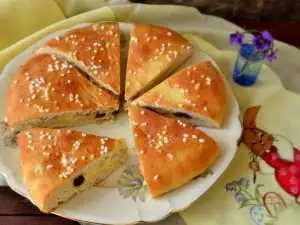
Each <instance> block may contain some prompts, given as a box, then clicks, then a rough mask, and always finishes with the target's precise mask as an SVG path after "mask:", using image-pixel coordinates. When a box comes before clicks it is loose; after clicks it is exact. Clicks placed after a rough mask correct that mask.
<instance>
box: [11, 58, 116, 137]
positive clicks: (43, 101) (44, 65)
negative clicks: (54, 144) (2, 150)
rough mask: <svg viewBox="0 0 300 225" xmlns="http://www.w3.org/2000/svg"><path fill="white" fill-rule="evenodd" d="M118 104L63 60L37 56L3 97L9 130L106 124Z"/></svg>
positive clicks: (20, 72) (19, 73)
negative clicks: (105, 121)
mask: <svg viewBox="0 0 300 225" xmlns="http://www.w3.org/2000/svg"><path fill="white" fill-rule="evenodd" d="M118 109H119V103H118V100H116V99H115V98H114V96H112V95H111V94H109V93H108V92H107V91H106V90H104V89H101V88H99V87H97V86H95V85H93V84H92V83H91V82H89V80H88V79H86V78H85V77H84V76H83V75H82V74H81V73H80V72H79V71H78V70H77V69H75V68H74V67H73V66H72V65H71V64H69V63H67V62H66V61H65V60H60V59H58V58H56V57H55V56H53V55H47V54H41V55H38V56H35V57H33V58H31V59H30V60H28V61H27V62H25V63H24V64H23V65H22V66H21V67H20V69H19V70H18V71H17V73H16V75H15V76H14V77H13V79H12V81H11V84H10V86H9V89H8V93H7V102H6V113H7V122H8V126H9V128H10V130H11V131H12V132H13V133H17V132H19V131H21V130H24V129H27V128H31V127H49V128H57V127H65V126H74V125H80V124H88V123H98V122H100V121H103V120H110V119H112V118H113V115H114V113H116V112H117V111H118Z"/></svg>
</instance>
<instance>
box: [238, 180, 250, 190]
mask: <svg viewBox="0 0 300 225" xmlns="http://www.w3.org/2000/svg"><path fill="white" fill-rule="evenodd" d="M238 183H239V185H241V186H242V187H243V188H246V189H248V187H249V184H250V181H249V179H248V178H243V177H242V178H241V179H239V181H238Z"/></svg>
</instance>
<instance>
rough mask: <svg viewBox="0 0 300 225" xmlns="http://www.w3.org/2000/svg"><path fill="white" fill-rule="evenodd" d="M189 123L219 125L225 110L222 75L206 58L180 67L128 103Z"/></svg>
mask: <svg viewBox="0 0 300 225" xmlns="http://www.w3.org/2000/svg"><path fill="white" fill-rule="evenodd" d="M131 104H132V105H133V106H142V107H147V108H151V109H153V110H154V111H157V112H159V113H162V114H168V115H170V116H172V117H175V118H178V119H181V120H183V121H185V122H188V123H190V124H192V125H201V126H207V127H220V126H221V125H222V122H223V119H224V116H225V111H226V90H225V86H224V81H223V79H222V77H221V75H220V74H219V73H218V71H217V70H216V68H215V67H214V66H213V65H212V63H211V62H209V61H205V62H201V63H199V64H197V65H193V66H191V67H189V68H186V69H184V70H181V71H179V72H177V73H175V74H174V75H172V76H171V77H169V78H168V79H167V80H165V81H164V82H162V83H160V84H159V85H157V86H156V87H154V88H153V89H151V90H150V91H148V92H147V93H145V94H144V95H142V96H141V97H139V98H138V99H136V100H134V101H133V102H132V103H131Z"/></svg>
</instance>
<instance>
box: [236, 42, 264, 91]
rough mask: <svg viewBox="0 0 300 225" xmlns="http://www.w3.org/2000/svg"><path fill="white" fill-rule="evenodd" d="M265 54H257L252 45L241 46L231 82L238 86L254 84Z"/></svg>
mask: <svg viewBox="0 0 300 225" xmlns="http://www.w3.org/2000/svg"><path fill="white" fill-rule="evenodd" d="M265 58H266V54H265V53H263V52H258V51H256V49H255V48H254V46H253V45H252V44H249V43H245V44H242V45H241V48H240V51H239V54H238V57H237V59H236V63H235V66H234V71H233V80H234V81H235V83H237V84H238V85H240V86H244V87H249V86H251V85H253V84H255V82H256V80H257V78H258V75H259V73H260V70H261V67H262V64H263V60H264V59H265Z"/></svg>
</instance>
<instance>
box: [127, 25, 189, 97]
mask: <svg viewBox="0 0 300 225" xmlns="http://www.w3.org/2000/svg"><path fill="white" fill-rule="evenodd" d="M192 53H193V47H192V46H191V44H190V43H189V42H188V41H187V40H185V39H184V38H183V37H182V36H181V35H180V34H178V33H176V32H175V31H172V30H170V29H168V28H166V27H159V26H154V25H150V24H133V27H132V30H131V39H130V44H129V53H128V62H127V71H126V85H125V100H126V101H128V102H130V101H132V100H133V99H134V98H135V97H137V96H139V95H141V94H142V93H145V92H146V91H148V90H149V89H150V88H152V87H153V86H155V85H157V84H158V83H160V82H161V81H163V80H164V79H166V78H167V77H168V75H169V73H170V72H172V71H173V70H175V69H176V68H177V67H178V66H179V65H180V64H181V63H183V62H184V61H185V60H186V59H187V58H188V57H190V56H191V55H192Z"/></svg>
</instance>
